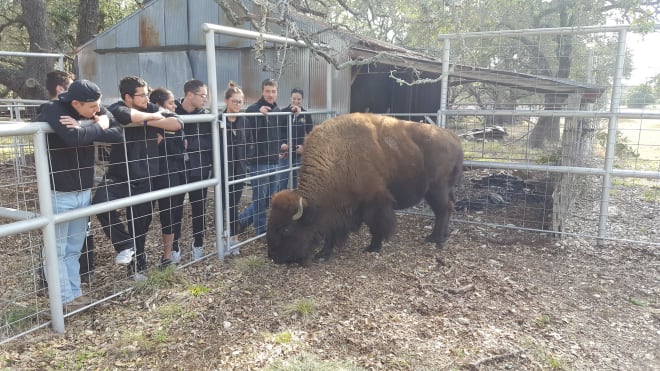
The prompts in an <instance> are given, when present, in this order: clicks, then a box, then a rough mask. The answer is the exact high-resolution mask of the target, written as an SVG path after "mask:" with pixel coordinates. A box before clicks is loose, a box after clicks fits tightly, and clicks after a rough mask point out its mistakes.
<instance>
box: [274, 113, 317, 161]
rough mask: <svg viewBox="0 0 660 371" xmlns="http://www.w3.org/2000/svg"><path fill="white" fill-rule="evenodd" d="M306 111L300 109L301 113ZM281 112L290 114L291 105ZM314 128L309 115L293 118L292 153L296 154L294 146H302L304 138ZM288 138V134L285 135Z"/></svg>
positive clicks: (299, 115) (298, 115) (301, 114)
mask: <svg viewBox="0 0 660 371" xmlns="http://www.w3.org/2000/svg"><path fill="white" fill-rule="evenodd" d="M306 111H307V110H306V109H304V108H302V107H301V112H306ZM282 112H291V105H290V104H289V105H288V106H286V107H284V108H282ZM313 128H314V123H313V122H312V116H311V115H310V114H303V113H298V114H297V115H294V116H293V121H292V122H291V140H292V147H293V148H291V150H292V151H293V153H295V152H296V146H298V145H302V144H303V142H304V141H305V136H306V135H307V134H309V132H310V131H312V129H313ZM287 136H288V133H287Z"/></svg>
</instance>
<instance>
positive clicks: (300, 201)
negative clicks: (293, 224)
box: [291, 197, 303, 220]
mask: <svg viewBox="0 0 660 371" xmlns="http://www.w3.org/2000/svg"><path fill="white" fill-rule="evenodd" d="M298 202H299V203H298V211H297V212H296V213H295V214H293V216H292V217H291V220H298V219H300V218H301V217H302V213H303V198H302V197H300V198H299V199H298Z"/></svg>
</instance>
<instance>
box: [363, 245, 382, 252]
mask: <svg viewBox="0 0 660 371" xmlns="http://www.w3.org/2000/svg"><path fill="white" fill-rule="evenodd" d="M365 251H366V252H380V246H376V247H374V246H369V247H367V249H366V250H365Z"/></svg>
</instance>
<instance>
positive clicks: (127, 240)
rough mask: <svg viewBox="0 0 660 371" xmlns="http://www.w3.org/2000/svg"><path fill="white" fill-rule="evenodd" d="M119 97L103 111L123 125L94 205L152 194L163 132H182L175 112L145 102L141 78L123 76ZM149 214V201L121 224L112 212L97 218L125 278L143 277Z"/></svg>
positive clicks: (128, 212) (128, 211)
mask: <svg viewBox="0 0 660 371" xmlns="http://www.w3.org/2000/svg"><path fill="white" fill-rule="evenodd" d="M119 93H120V94H121V98H122V100H120V101H118V102H117V103H114V104H112V105H110V106H109V107H108V109H109V110H110V112H112V113H113V115H114V116H115V117H116V118H117V120H118V121H119V122H120V123H121V124H122V125H124V141H123V142H122V143H118V144H114V145H113V146H112V150H111V152H110V165H109V166H108V170H107V171H106V174H105V178H104V180H103V182H102V184H100V185H99V187H98V188H97V190H96V193H95V194H94V199H93V203H94V204H99V203H102V202H106V201H112V200H117V199H120V198H125V197H129V196H135V195H139V194H143V193H147V192H150V191H153V190H154V187H153V185H152V181H153V179H154V177H156V176H158V174H159V171H160V170H159V156H160V154H159V150H158V142H159V141H160V140H162V138H163V130H168V131H177V130H181V129H182V128H183V123H182V122H181V120H180V119H179V118H178V116H177V115H176V114H174V113H167V112H162V111H161V110H160V108H159V107H158V106H157V105H155V104H153V103H150V102H149V94H148V93H149V88H148V86H147V83H146V81H144V80H143V79H142V78H140V77H136V76H129V77H124V78H123V79H121V81H120V82H119ZM131 124H134V125H131ZM135 124H136V125H135ZM127 125H131V126H127ZM151 213H152V206H151V202H143V203H140V204H136V205H132V206H128V207H127V208H126V221H125V222H123V221H122V220H121V218H120V214H119V212H118V211H116V210H113V211H110V212H107V213H100V214H97V215H96V217H97V218H98V220H99V222H101V225H102V226H103V232H104V233H105V235H106V236H108V238H110V240H111V241H112V245H113V246H114V248H115V251H116V252H117V256H116V257H115V263H117V264H122V265H123V264H127V265H128V275H129V276H130V277H133V278H134V279H135V280H143V279H145V278H146V277H145V276H144V275H143V274H142V272H144V271H146V269H147V256H146V253H145V251H144V247H145V243H146V235H147V232H148V231H149V225H150V224H151ZM134 256H135V259H133V257H134Z"/></svg>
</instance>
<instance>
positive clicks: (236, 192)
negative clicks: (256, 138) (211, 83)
mask: <svg viewBox="0 0 660 371" xmlns="http://www.w3.org/2000/svg"><path fill="white" fill-rule="evenodd" d="M224 96H225V107H226V108H225V110H224V111H223V113H239V112H241V107H242V106H243V102H244V97H245V96H244V95H243V90H241V88H240V87H239V86H238V85H236V83H234V82H233V81H230V82H229V85H228V86H227V90H225V95H224ZM246 122H247V118H246V117H245V116H229V117H227V120H226V125H227V157H228V159H227V163H228V168H229V176H228V177H227V179H229V180H236V179H240V178H244V177H245V175H246V174H247V161H246V158H247V154H246V152H247V147H246V145H245V143H246V140H245V126H246ZM223 171H224V169H223ZM223 179H224V177H223ZM244 185H245V184H244V183H243V182H240V183H235V184H231V185H229V235H230V236H234V235H236V234H237V231H239V229H240V227H239V225H238V211H239V210H238V205H239V203H240V201H241V196H242V195H243V187H244ZM223 189H224V187H223ZM222 199H223V201H224V197H223V198H222ZM236 243H238V240H237V239H236V238H232V239H230V241H229V244H230V247H231V246H232V245H234V244H236Z"/></svg>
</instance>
